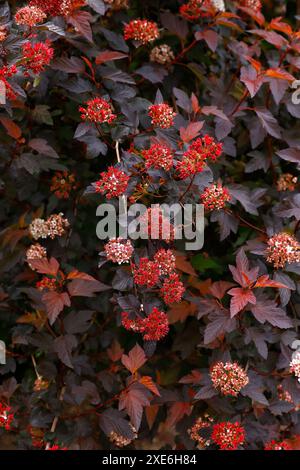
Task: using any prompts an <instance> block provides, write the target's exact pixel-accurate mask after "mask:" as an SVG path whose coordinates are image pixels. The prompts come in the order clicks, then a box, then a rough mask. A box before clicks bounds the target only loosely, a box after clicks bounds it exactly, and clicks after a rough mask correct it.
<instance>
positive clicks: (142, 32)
mask: <svg viewBox="0 0 300 470" xmlns="http://www.w3.org/2000/svg"><path fill="white" fill-rule="evenodd" d="M158 37H159V31H158V26H157V24H156V23H154V22H153V21H148V20H132V21H130V23H128V24H126V25H125V27H124V39H125V40H127V39H133V40H134V41H139V42H141V43H142V44H147V43H148V42H152V41H154V40H155V39H157V38H158Z"/></svg>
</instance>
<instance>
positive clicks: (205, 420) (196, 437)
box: [188, 414, 214, 449]
mask: <svg viewBox="0 0 300 470" xmlns="http://www.w3.org/2000/svg"><path fill="white" fill-rule="evenodd" d="M213 422H214V420H213V418H212V417H211V416H209V415H207V414H206V415H204V417H202V416H200V417H199V418H197V420H196V422H195V423H194V424H193V426H192V427H191V428H190V429H188V434H189V436H190V438H191V439H192V440H193V441H195V442H196V443H197V447H199V448H200V449H203V448H205V447H207V446H209V444H210V440H209V439H207V438H205V437H203V436H201V434H200V432H201V431H202V430H203V429H208V428H210V427H211V426H212V424H213Z"/></svg>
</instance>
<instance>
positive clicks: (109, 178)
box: [95, 166, 130, 199]
mask: <svg viewBox="0 0 300 470" xmlns="http://www.w3.org/2000/svg"><path fill="white" fill-rule="evenodd" d="M129 179H130V178H129V176H128V175H126V173H124V171H121V170H119V169H118V168H115V167H113V166H110V167H109V168H108V171H103V172H102V173H101V174H100V179H99V181H97V182H96V183H95V189H96V192H97V193H101V194H104V193H105V194H106V197H107V199H112V198H114V197H118V196H121V195H123V194H124V193H125V191H126V189H127V186H128V181H129Z"/></svg>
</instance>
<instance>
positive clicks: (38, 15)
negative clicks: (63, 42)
mask: <svg viewBox="0 0 300 470" xmlns="http://www.w3.org/2000/svg"><path fill="white" fill-rule="evenodd" d="M46 18H47V15H46V13H45V12H44V11H43V10H42V9H41V8H39V7H37V6H34V5H31V6H30V5H27V6H25V7H23V8H19V10H17V12H16V14H15V22H16V23H17V24H19V25H24V26H29V27H30V28H32V26H35V25H36V24H38V23H42V22H43V21H44V20H45V19H46Z"/></svg>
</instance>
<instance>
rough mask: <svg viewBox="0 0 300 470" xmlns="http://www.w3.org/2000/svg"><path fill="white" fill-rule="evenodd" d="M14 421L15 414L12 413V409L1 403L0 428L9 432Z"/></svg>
mask: <svg viewBox="0 0 300 470" xmlns="http://www.w3.org/2000/svg"><path fill="white" fill-rule="evenodd" d="M13 419H14V413H13V412H12V411H11V407H10V406H7V405H3V404H2V403H0V428H4V429H6V431H9V430H10V429H11V423H12V421H13Z"/></svg>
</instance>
